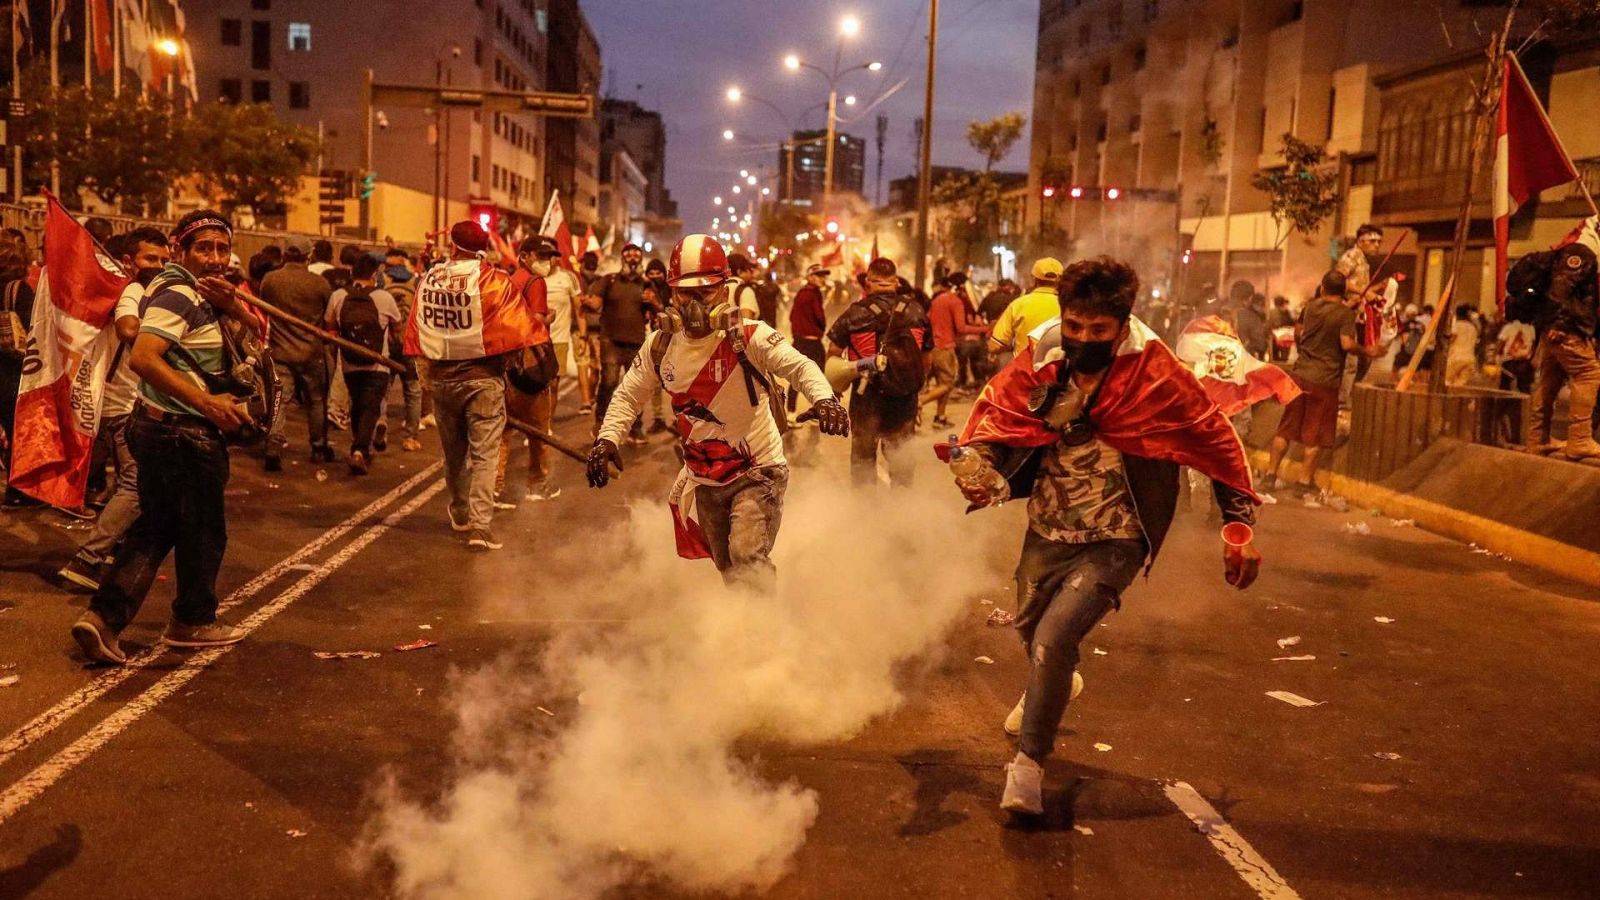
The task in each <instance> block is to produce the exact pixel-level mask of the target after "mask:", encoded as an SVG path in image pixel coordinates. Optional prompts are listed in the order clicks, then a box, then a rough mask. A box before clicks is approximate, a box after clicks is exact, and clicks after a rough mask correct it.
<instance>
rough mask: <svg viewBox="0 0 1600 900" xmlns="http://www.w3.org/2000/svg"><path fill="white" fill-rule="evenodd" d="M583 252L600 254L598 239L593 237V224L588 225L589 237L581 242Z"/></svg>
mask: <svg viewBox="0 0 1600 900" xmlns="http://www.w3.org/2000/svg"><path fill="white" fill-rule="evenodd" d="M583 252H585V253H593V254H595V255H596V256H599V255H600V239H599V238H597V237H595V234H594V226H593V225H590V226H589V238H588V240H586V241H585V242H584V244H583Z"/></svg>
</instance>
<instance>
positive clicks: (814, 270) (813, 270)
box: [806, 263, 833, 278]
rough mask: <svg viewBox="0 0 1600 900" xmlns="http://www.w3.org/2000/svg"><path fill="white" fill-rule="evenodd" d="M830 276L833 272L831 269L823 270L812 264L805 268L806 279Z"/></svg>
mask: <svg viewBox="0 0 1600 900" xmlns="http://www.w3.org/2000/svg"><path fill="white" fill-rule="evenodd" d="M832 274H833V270H832V269H825V268H823V267H822V266H819V265H817V264H816V263H812V264H811V265H809V266H806V277H807V278H810V277H811V276H813V275H822V276H828V275H832Z"/></svg>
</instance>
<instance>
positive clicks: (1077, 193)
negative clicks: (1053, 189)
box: [1067, 185, 1083, 200]
mask: <svg viewBox="0 0 1600 900" xmlns="http://www.w3.org/2000/svg"><path fill="white" fill-rule="evenodd" d="M1067 193H1068V194H1070V195H1071V196H1072V199H1074V200H1078V199H1081V198H1082V197H1083V188H1081V187H1078V186H1077V185H1073V186H1072V190H1070V191H1067Z"/></svg>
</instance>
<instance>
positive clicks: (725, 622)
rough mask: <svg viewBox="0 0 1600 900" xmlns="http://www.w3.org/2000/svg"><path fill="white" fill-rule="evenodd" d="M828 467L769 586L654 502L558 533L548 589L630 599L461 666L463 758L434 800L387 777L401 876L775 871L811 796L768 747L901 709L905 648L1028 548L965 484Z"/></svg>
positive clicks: (726, 885)
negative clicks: (910, 483)
mask: <svg viewBox="0 0 1600 900" xmlns="http://www.w3.org/2000/svg"><path fill="white" fill-rule="evenodd" d="M930 474H932V473H930ZM827 478H828V475H827V474H825V473H823V472H820V471H816V470H809V471H807V470H802V471H799V472H797V473H796V479H795V481H796V483H795V486H794V488H793V489H792V490H791V491H790V494H789V505H788V509H787V510H786V515H785V520H784V526H783V530H782V535H781V537H780V540H779V552H778V554H777V561H778V565H779V567H780V572H781V576H780V586H779V590H778V594H777V596H775V597H750V596H745V595H742V594H738V593H735V592H733V591H730V590H728V589H726V588H724V587H723V585H722V584H721V581H720V579H719V578H718V577H717V576H716V574H715V572H714V570H713V569H712V567H711V565H710V563H709V562H686V561H683V560H680V559H678V558H677V557H676V556H675V554H674V550H673V542H672V536H671V530H670V519H669V517H668V514H667V512H666V510H665V508H664V506H663V505H662V504H660V503H659V502H657V503H641V504H637V505H635V506H634V507H632V508H631V510H630V512H629V515H628V517H627V520H626V523H625V524H624V525H622V526H619V527H618V528H616V529H615V530H613V531H612V532H610V533H609V534H605V535H601V536H596V537H593V538H591V537H589V536H583V537H582V539H574V540H571V541H568V542H565V543H564V544H560V543H559V542H556V541H552V540H543V541H541V542H540V543H541V547H542V548H553V547H556V546H558V545H559V546H560V547H561V549H559V550H552V551H547V552H553V553H559V554H561V555H562V558H560V559H555V560H550V563H551V565H550V570H551V571H554V572H561V573H563V576H562V577H561V578H560V579H559V580H552V581H548V582H545V581H544V579H540V582H543V583H534V584H530V585H529V590H530V591H531V592H533V593H534V594H535V595H537V594H556V593H559V594H561V595H565V596H566V597H571V596H578V597H582V598H584V601H585V604H586V605H587V606H588V607H589V609H590V610H591V611H592V614H593V617H595V618H605V617H616V618H621V619H627V620H628V621H626V622H625V623H624V624H618V625H612V626H599V627H590V628H586V629H578V628H567V629H564V630H561V631H558V633H557V634H556V635H555V637H554V639H553V641H552V643H550V644H549V645H548V646H546V647H545V648H544V649H543V650H542V652H539V653H538V654H537V656H536V658H527V659H521V660H516V659H508V660H503V661H501V662H500V663H499V664H497V665H495V666H492V667H489V668H487V669H484V670H482V671H479V672H476V673H473V674H470V675H466V676H463V677H460V678H458V679H457V683H456V685H455V690H454V698H455V704H456V708H457V712H458V715H459V720H460V722H459V729H458V732H457V734H456V737H455V754H454V756H455V771H454V773H453V775H452V777H451V781H450V782H449V783H448V784H447V785H446V786H445V788H444V790H443V794H442V796H441V797H440V798H438V799H437V800H436V801H432V800H430V801H419V800H418V799H416V798H413V797H410V796H406V795H404V792H402V791H399V790H397V789H395V788H394V787H393V786H392V784H391V785H390V786H389V787H387V788H386V789H385V790H384V791H382V792H381V796H380V798H379V813H378V815H377V816H376V817H375V819H374V821H373V822H372V825H371V828H370V831H369V838H370V844H369V847H368V850H369V851H370V853H371V854H372V855H373V857H374V858H387V860H388V861H389V862H390V863H391V864H392V866H393V870H394V873H395V883H396V885H397V888H398V891H399V893H400V894H401V895H402V896H405V897H410V898H428V900H441V898H474V900H482V898H538V897H561V898H591V897H597V896H599V895H601V894H602V893H604V892H605V891H607V890H608V889H610V888H613V887H616V886H618V885H622V884H631V883H641V882H642V883H646V884H649V883H666V884H671V885H673V886H675V887H677V888H681V889H685V890H688V891H691V892H695V891H709V892H735V891H740V890H746V889H754V890H760V889H763V888H766V887H769V886H771V885H772V884H773V883H774V882H776V881H777V880H778V879H779V878H781V877H782V876H783V874H784V873H785V872H786V871H787V868H788V866H789V863H790V861H791V859H792V857H793V856H794V854H795V853H796V851H797V850H798V849H799V848H800V846H801V844H802V843H803V842H804V840H805V835H806V832H807V829H808V828H809V827H810V826H811V824H812V822H813V821H814V820H815V819H816V817H817V814H818V798H817V795H816V793H815V792H814V791H812V790H810V789H808V788H807V787H805V786H804V785H801V784H798V783H795V782H793V781H775V780H773V779H771V778H769V777H767V776H766V775H765V774H764V773H763V771H762V765H761V762H760V759H759V754H758V753H757V752H756V750H755V747H757V746H760V747H772V746H774V745H807V744H817V743H822V742H829V741H838V740H842V739H845V738H849V737H851V736H852V735H854V734H856V733H858V732H859V731H860V730H861V729H862V728H863V727H864V726H865V725H866V724H867V723H868V722H869V721H871V720H872V719H873V718H874V717H877V716H881V715H883V714H884V713H887V712H889V711H890V710H892V709H894V708H895V707H896V706H897V705H898V704H899V702H900V701H901V693H900V689H899V687H898V686H897V681H896V675H897V670H898V669H904V668H909V667H905V666H899V665H898V664H900V663H903V662H905V661H907V660H909V659H912V658H915V657H918V656H921V655H924V654H927V653H929V652H930V651H931V650H933V649H934V648H936V647H937V646H938V645H939V643H940V639H941V637H942V636H943V634H944V633H945V631H946V630H947V629H948V628H949V627H950V625H951V624H952V622H953V621H954V619H955V618H956V616H957V615H958V614H959V613H960V612H961V611H962V610H963V609H965V608H966V607H967V603H968V600H969V599H970V597H971V595H972V593H973V592H975V591H978V590H980V589H982V588H985V587H988V588H991V589H992V587H993V586H994V584H995V578H996V576H997V574H998V572H999V571H1000V570H1003V569H1004V568H1006V567H1007V566H1008V564H1009V562H1010V554H1011V551H1008V550H1006V549H1002V548H1000V547H995V546H992V545H991V543H990V542H991V541H992V540H1001V539H1002V538H1000V534H1001V531H1002V530H1001V529H996V528H993V527H988V528H972V527H970V526H969V525H964V523H963V518H962V511H961V506H962V504H961V502H960V500H959V498H958V497H956V496H955V495H954V492H953V491H941V490H921V491H918V492H916V493H912V492H909V491H897V492H895V493H893V494H882V493H877V492H868V493H864V494H863V493H856V492H853V491H851V490H849V489H848V488H846V487H845V486H844V485H843V484H837V483H832V482H828V481H827ZM929 487H931V485H930V486H929ZM967 521H968V522H970V521H971V520H967ZM990 524H991V525H992V524H993V523H990ZM575 537H576V536H575ZM507 552H508V553H509V552H511V551H510V550H508V551H507ZM566 573H572V574H571V575H570V576H568V575H567V574H566ZM526 602H527V603H528V604H530V605H533V604H537V603H538V602H539V600H538V599H537V596H535V597H533V598H529V599H528V600H527V601H526ZM563 602H564V603H565V602H570V601H563ZM900 674H902V676H903V673H900ZM540 706H542V707H544V708H545V709H546V710H550V711H551V712H553V713H555V715H554V716H550V715H547V714H546V713H544V712H542V711H540V710H539V709H538V707H540ZM863 788H865V789H871V788H870V786H868V785H863Z"/></svg>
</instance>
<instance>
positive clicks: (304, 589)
mask: <svg viewBox="0 0 1600 900" xmlns="http://www.w3.org/2000/svg"><path fill="white" fill-rule="evenodd" d="M442 490H444V482H443V481H442V480H441V481H436V482H434V483H433V484H432V485H429V486H428V488H427V489H426V490H424V491H423V492H422V493H420V494H418V495H417V496H415V497H413V498H412V499H411V500H410V501H409V502H407V503H406V504H405V505H404V506H402V507H400V509H399V510H397V511H396V512H395V514H394V515H393V516H390V517H389V519H385V520H384V521H383V522H380V523H379V524H377V525H373V526H372V527H370V528H368V529H367V530H366V531H363V532H362V533H361V534H359V535H357V536H356V538H355V540H353V541H351V542H350V543H348V544H346V545H345V546H344V547H342V548H341V549H340V550H339V552H337V553H335V554H334V555H332V556H330V557H328V560H327V562H324V563H323V564H322V565H320V566H318V567H317V570H316V571H314V572H309V573H307V574H306V575H305V577H303V578H301V579H300V580H299V581H297V582H295V583H294V584H293V585H292V586H290V587H289V588H287V589H286V590H284V592H283V593H281V594H279V595H278V596H276V597H274V598H273V599H272V600H271V601H269V602H268V603H267V604H266V605H265V606H262V607H261V608H260V609H258V610H256V611H255V612H253V613H251V614H250V616H249V617H248V618H246V619H245V620H244V621H243V622H240V623H239V625H240V627H241V628H244V629H245V630H246V631H248V632H250V633H254V632H255V631H256V630H257V629H259V628H260V627H261V626H262V625H264V624H266V623H267V622H268V621H270V620H271V619H272V617H273V616H276V615H277V614H278V613H280V612H283V611H284V610H285V609H287V608H288V607H289V604H291V603H293V602H295V601H296V600H298V599H300V598H301V597H303V596H305V595H306V593H308V592H309V591H310V590H311V589H312V588H314V587H316V586H317V585H319V584H321V583H322V582H323V581H324V580H326V579H327V577H328V576H329V575H332V574H333V573H334V572H335V571H337V570H338V569H339V567H340V566H343V565H344V564H345V563H347V562H349V561H350V560H351V559H353V558H354V557H355V555H356V554H357V553H360V552H361V551H362V550H363V549H365V548H366V547H367V545H369V544H371V543H372V542H373V541H375V540H377V539H378V538H380V537H382V536H383V535H384V533H385V532H387V531H388V530H389V529H390V528H392V527H393V525H392V524H391V523H390V521H389V520H390V519H392V520H394V521H399V520H400V519H403V518H405V517H406V516H409V515H411V514H412V513H414V512H416V511H417V510H418V509H419V508H420V507H421V506H422V505H423V504H424V503H427V502H428V501H429V500H432V499H433V498H434V496H435V495H436V494H438V493H439V492H440V491H442ZM237 646H239V645H238V644H233V645H230V646H227V647H213V648H211V649H209V650H201V651H199V652H197V653H195V654H193V655H192V656H188V657H186V658H185V659H184V661H183V663H182V665H180V666H178V668H176V669H173V670H172V671H171V672H168V673H167V674H165V675H163V676H161V679H160V680H159V681H157V682H156V683H155V684H152V685H151V686H150V687H148V688H146V689H145V690H144V692H143V693H141V694H139V696H137V697H134V698H133V699H132V700H129V701H128V702H127V703H125V704H123V705H122V706H121V707H120V708H118V709H117V710H116V711H115V712H113V713H112V714H111V715H109V716H107V717H106V718H105V719H103V720H102V721H101V722H100V724H98V725H96V726H95V727H94V728H91V729H90V730H89V732H88V733H87V734H85V735H84V736H83V737H80V738H78V739H77V740H76V741H73V742H72V743H71V744H69V745H67V747H66V748H65V749H63V750H61V752H59V753H57V754H56V755H55V756H52V757H50V758H49V759H48V760H45V761H44V762H43V763H41V764H40V765H39V767H38V768H36V769H34V770H33V771H32V772H29V773H28V774H27V775H24V776H23V777H22V778H20V779H19V780H17V781H16V782H15V783H14V784H12V785H10V786H9V787H7V788H6V789H5V791H4V792H3V793H0V824H3V823H4V822H5V821H6V820H8V819H10V818H11V817H12V816H14V815H16V814H17V811H18V810H20V809H22V807H24V806H26V805H27V804H28V803H29V802H30V801H32V800H34V799H35V798H37V797H38V796H39V795H40V794H42V793H44V792H45V790H46V789H48V788H49V787H50V786H51V785H53V784H55V783H56V782H57V781H60V780H61V778H62V776H64V775H66V774H67V773H68V772H70V771H72V769H73V768H75V767H76V766H77V765H78V764H79V763H82V762H83V761H84V760H86V759H88V758H89V757H90V756H91V755H93V754H94V752H95V751H96V750H99V749H100V748H101V747H104V746H105V745H106V744H107V743H108V742H110V740H111V739H112V738H114V737H116V736H117V735H119V734H121V733H122V732H123V731H125V730H127V728H128V726H130V725H132V724H133V723H134V722H137V721H138V720H139V719H140V718H141V717H143V716H144V714H145V713H148V712H150V711H151V710H152V709H155V708H156V705H157V704H159V703H160V702H161V701H162V700H165V699H166V698H167V697H170V696H172V694H174V693H176V692H177V691H178V690H179V689H180V688H182V687H183V686H184V685H186V684H188V683H189V682H190V681H191V680H193V679H194V677H195V676H196V675H199V674H200V673H201V672H203V671H205V670H206V669H207V668H208V667H209V666H210V665H211V664H212V663H214V662H216V661H217V660H218V659H221V658H222V657H223V656H224V655H225V654H227V652H228V651H230V650H232V649H233V648H234V647H237Z"/></svg>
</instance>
